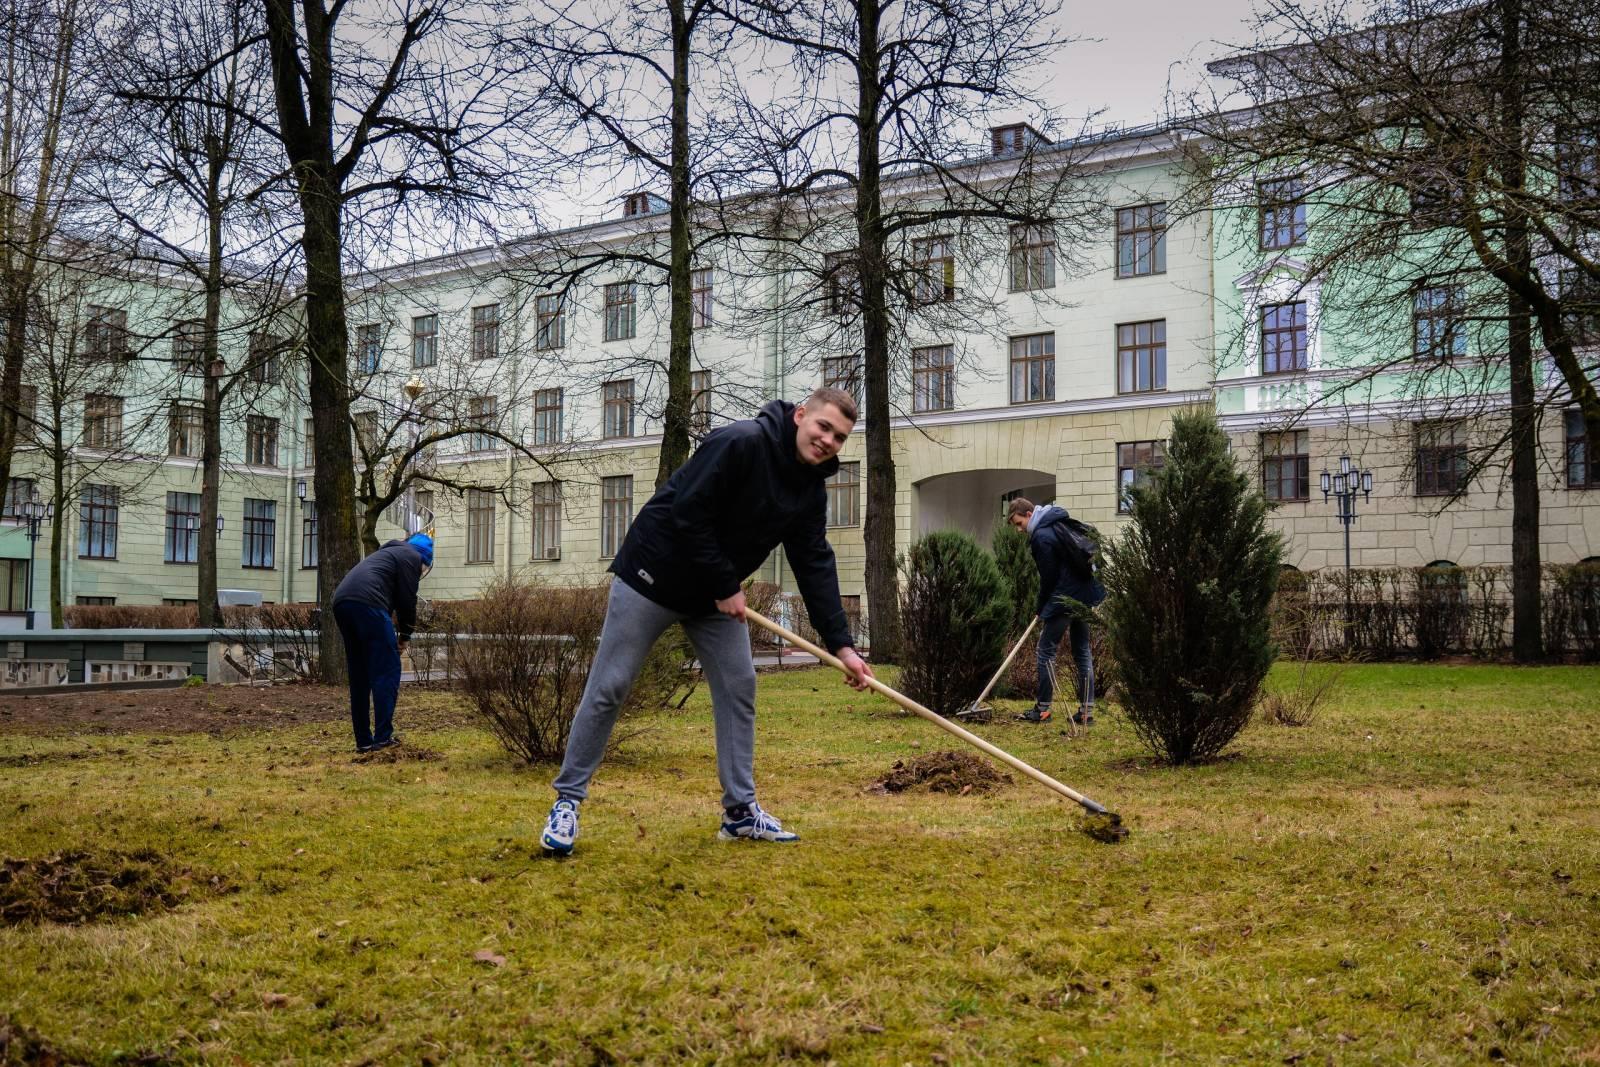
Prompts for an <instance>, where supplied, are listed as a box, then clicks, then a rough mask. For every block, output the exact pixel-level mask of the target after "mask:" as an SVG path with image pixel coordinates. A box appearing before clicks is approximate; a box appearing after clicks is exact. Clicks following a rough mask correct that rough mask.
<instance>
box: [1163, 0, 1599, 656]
mask: <svg viewBox="0 0 1600 1067" xmlns="http://www.w3.org/2000/svg"><path fill="white" fill-rule="evenodd" d="M1257 33H1258V40H1257V42H1256V43H1255V45H1254V46H1252V47H1251V49H1250V50H1249V51H1247V52H1244V53H1242V54H1240V55H1238V56H1236V57H1234V58H1232V59H1229V60H1225V61H1221V62H1219V63H1216V64H1213V65H1212V70H1213V72H1214V73H1217V74H1219V75H1221V76H1223V77H1224V78H1227V79H1229V80H1231V81H1232V83H1233V84H1234V85H1235V86H1236V89H1237V95H1236V96H1234V97H1231V98H1230V99H1228V100H1227V101H1218V100H1216V99H1208V100H1203V101H1191V104H1190V110H1191V111H1192V112H1195V113H1205V114H1206V115H1207V116H1208V117H1205V118H1201V119H1190V120H1186V124H1187V125H1190V126H1192V128H1194V129H1195V130H1196V131H1197V132H1199V133H1201V134H1203V135H1204V138H1205V142H1204V143H1205V145H1206V148H1205V169H1206V180H1205V181H1203V182H1201V183H1199V184H1198V186H1197V192H1198V195H1199V196H1200V198H1201V199H1202V200H1205V201H1208V204H1207V207H1209V206H1212V205H1220V206H1224V207H1225V206H1229V205H1231V206H1235V207H1237V206H1240V205H1242V204H1245V203H1254V202H1255V201H1256V200H1258V199H1259V198H1260V196H1261V194H1262V193H1263V191H1265V192H1266V195H1267V200H1268V201H1269V202H1268V203H1267V204H1266V206H1264V207H1263V208H1262V209H1261V210H1262V215H1261V219H1262V225H1263V226H1264V227H1268V228H1269V229H1270V228H1272V227H1277V228H1278V229H1279V230H1280V231H1281V229H1282V227H1283V226H1284V225H1288V226H1289V227H1290V228H1291V229H1292V228H1293V227H1294V226H1295V225H1296V223H1295V222H1294V218H1295V215H1294V212H1295V210H1296V207H1295V204H1296V203H1299V204H1300V205H1301V209H1302V210H1303V207H1304V206H1305V205H1307V204H1309V205H1312V206H1313V210H1316V211H1317V217H1316V222H1315V225H1314V227H1313V228H1312V230H1311V233H1310V237H1309V239H1305V237H1306V235H1305V233H1304V229H1303V227H1304V216H1303V215H1301V216H1300V218H1301V223H1300V225H1301V226H1302V232H1301V235H1300V237H1301V240H1297V241H1295V242H1293V244H1295V245H1297V246H1298V247H1292V248H1288V249H1287V251H1286V252H1285V253H1284V254H1285V255H1290V256H1292V257H1293V258H1294V259H1295V260H1296V261H1297V266H1296V267H1295V272H1296V273H1297V275H1298V278H1299V282H1298V284H1299V285H1301V286H1317V287H1320V290H1321V294H1322V296H1321V304H1322V307H1323V309H1324V311H1323V325H1324V329H1325V330H1326V332H1328V333H1330V334H1333V333H1334V331H1332V330H1328V329H1327V327H1328V326H1329V325H1330V324H1332V323H1335V322H1336V321H1337V317H1338V316H1340V315H1346V316H1349V317H1350V319H1349V321H1350V322H1351V323H1352V325H1353V326H1355V328H1354V329H1352V330H1351V331H1349V332H1350V334H1351V335H1352V336H1356V337H1360V336H1375V335H1374V334H1373V333H1372V332H1371V326H1372V322H1373V318H1372V316H1374V315H1377V314H1380V313H1382V312H1381V310H1380V309H1385V308H1386V309H1388V310H1387V314H1389V315H1394V314H1396V309H1397V308H1403V309H1405V312H1402V314H1405V313H1406V312H1409V313H1410V317H1412V318H1414V319H1415V320H1416V321H1419V322H1425V323H1427V324H1428V325H1427V326H1426V327H1425V328H1424V329H1423V331H1422V333H1420V334H1418V333H1417V331H1416V330H1406V331H1404V333H1403V334H1402V336H1405V335H1407V334H1416V335H1417V336H1418V337H1420V338H1421V339H1420V340H1414V341H1413V344H1412V345H1405V346H1400V347H1399V350H1398V351H1396V347H1395V346H1393V345H1390V346H1388V347H1387V350H1383V349H1382V346H1373V347H1375V348H1378V349H1379V351H1376V352H1374V351H1364V352H1360V353H1357V352H1351V353H1350V354H1349V356H1348V366H1347V367H1346V368H1344V369H1345V370H1346V371H1347V373H1346V374H1345V375H1344V384H1343V385H1342V386H1341V387H1339V388H1337V389H1335V390H1333V395H1332V396H1330V398H1329V400H1330V401H1332V402H1343V399H1344V398H1345V397H1349V396H1355V395H1359V392H1358V391H1360V390H1364V389H1367V388H1369V387H1370V384H1371V383H1372V382H1374V381H1375V380H1378V379H1379V378H1380V377H1381V376H1384V375H1390V376H1398V377H1400V378H1402V379H1404V380H1405V381H1406V382H1407V384H1406V385H1404V386H1403V387H1402V388H1404V389H1407V390H1410V392H1411V396H1412V397H1413V398H1414V399H1415V400H1416V402H1417V404H1418V406H1419V410H1421V411H1423V412H1426V413H1433V414H1437V413H1439V412H1441V411H1445V412H1448V413H1451V414H1463V413H1465V414H1473V415H1487V416H1488V417H1487V418H1485V419H1480V420H1479V422H1478V425H1479V426H1480V427H1481V428H1482V429H1483V434H1482V440H1481V441H1480V442H1479V447H1478V448H1477V450H1476V454H1475V455H1474V457H1473V459H1472V463H1471V467H1472V470H1474V471H1475V470H1477V469H1480V468H1483V467H1485V466H1488V465H1490V464H1497V463H1500V462H1503V460H1502V458H1501V457H1506V456H1509V465H1510V481H1511V487H1512V503H1513V519H1512V527H1513V563H1512V574H1513V603H1514V622H1513V651H1514V654H1515V655H1516V657H1517V658H1518V659H1519V660H1529V659H1533V658H1536V657H1537V656H1538V655H1540V652H1541V640H1540V606H1539V554H1538V552H1539V550H1538V543H1539V537H1538V531H1539V518H1538V508H1539V499H1538V484H1537V473H1538V455H1537V448H1536V441H1537V429H1538V424H1539V419H1540V414H1541V410H1542V409H1543V408H1546V407H1549V406H1557V407H1559V406H1563V405H1567V404H1574V405H1576V406H1577V408H1578V409H1579V410H1580V411H1581V412H1582V415H1583V420H1584V423H1585V426H1586V427H1587V431H1588V440H1589V441H1590V442H1593V441H1596V440H1600V395H1597V393H1596V391H1595V384H1594V377H1595V370H1596V364H1595V362H1594V359H1593V356H1592V354H1591V355H1588V356H1585V355H1584V354H1582V353H1581V352H1580V351H1579V349H1580V347H1581V342H1582V341H1583V339H1584V336H1585V333H1586V331H1587V329H1588V328H1589V327H1588V326H1586V325H1585V324H1586V323H1592V322H1593V321H1594V318H1595V313H1596V309H1597V303H1600V302H1597V301H1596V299H1595V296H1594V294H1595V293H1596V292H1597V291H1600V261H1597V259H1596V257H1595V254H1594V252H1595V246H1594V243H1593V234H1594V233H1595V231H1596V228H1597V225H1600V186H1597V182H1596V178H1597V176H1600V120H1597V119H1596V116H1597V115H1600V87H1597V86H1596V83H1595V82H1594V79H1593V78H1592V77H1590V76H1589V73H1590V72H1591V71H1592V70H1593V69H1594V67H1595V64H1596V61H1597V60H1600V5H1596V4H1594V3H1592V2H1590V0H1579V2H1578V3H1577V4H1576V5H1566V6H1565V7H1564V8H1563V10H1562V11H1560V12H1557V11H1556V10H1555V9H1554V8H1552V7H1550V6H1549V5H1531V4H1526V3H1525V2H1524V0H1493V2H1490V3H1471V4H1461V3H1459V2H1450V0H1397V2H1394V3H1386V4H1382V5H1379V6H1378V8H1377V10H1376V11H1375V12H1374V13H1372V14H1371V15H1369V16H1368V17H1365V18H1361V19H1355V18H1352V17H1351V16H1350V13H1349V10H1348V9H1347V8H1344V7H1340V6H1336V7H1334V8H1332V9H1323V8H1318V9H1316V10H1312V9H1310V8H1306V7H1302V6H1301V5H1299V4H1297V3H1294V2H1290V0H1274V2H1273V3H1272V4H1270V5H1269V6H1268V8H1267V9H1266V13H1265V15H1264V17H1263V19H1262V21H1261V22H1260V24H1259V25H1258V27H1257ZM1231 105H1239V106H1238V107H1231ZM1286 192H1292V194H1293V195H1284V194H1285V193H1286ZM1274 198H1276V201H1277V203H1276V205H1274V204H1273V203H1271V202H1270V201H1272V200H1273V199H1274ZM1285 220H1287V222H1285ZM1263 232H1266V231H1263ZM1302 242H1303V243H1302ZM1287 245H1288V242H1285V246H1286V247H1287ZM1262 247H1263V248H1268V247H1270V245H1268V244H1267V243H1266V242H1265V240H1263V242H1262ZM1441 303H1442V305H1443V306H1440V305H1441ZM1435 312H1437V313H1435ZM1450 323H1455V324H1456V325H1447V324H1450ZM1356 324H1359V325H1356ZM1469 324H1470V325H1471V326H1472V327H1473V328H1475V329H1476V331H1477V334H1478V336H1479V338H1480V343H1479V345H1478V348H1479V357H1478V362H1476V363H1475V362H1473V361H1471V360H1462V359H1461V358H1459V357H1462V356H1464V355H1466V354H1467V349H1466V344H1465V339H1466V336H1467V331H1468V328H1469ZM1535 324H1536V325H1537V327H1538V338H1539V339H1540V341H1542V344H1543V347H1544V350H1545V353H1546V355H1547V357H1548V359H1549V362H1550V364H1551V365H1552V366H1553V368H1554V370H1553V373H1552V374H1551V375H1550V383H1549V384H1550V386H1551V387H1550V388H1547V389H1544V390H1541V389H1540V387H1539V382H1538V381H1537V379H1536V369H1537V368H1536V367H1535V362H1534V358H1533V339H1534V333H1533V327H1534V325H1535ZM1435 325H1437V326H1438V327H1439V329H1442V330H1444V331H1445V332H1443V333H1437V334H1436V331H1435ZM1457 337H1459V338H1460V340H1459V341H1458V340H1457V339H1456V338H1457ZM1357 347H1359V346H1357ZM1397 372H1399V373H1398V375H1397ZM1462 473H1463V474H1468V473H1470V472H1467V471H1463V472H1462ZM1468 480H1469V479H1467V478H1465V477H1463V478H1462V479H1460V482H1461V485H1462V488H1464V486H1465V484H1466V482H1467V481H1468Z"/></svg>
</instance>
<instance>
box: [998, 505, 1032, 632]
mask: <svg viewBox="0 0 1600 1067" xmlns="http://www.w3.org/2000/svg"><path fill="white" fill-rule="evenodd" d="M989 544H990V545H991V547H992V548H993V549H994V561H995V564H996V565H997V566H998V567H999V568H1000V575H1001V577H1003V578H1005V580H1006V581H1007V582H1008V583H1010V585H1011V597H1010V604H1011V618H1010V619H1009V621H1008V622H1007V623H1006V627H1007V630H1008V632H1009V633H1010V636H1011V640H1012V641H1015V640H1016V639H1017V638H1018V637H1019V636H1021V634H1022V631H1023V630H1025V629H1027V628H1028V623H1029V622H1031V621H1032V620H1033V606H1034V602H1035V601H1037V600H1038V599H1039V568H1038V566H1037V565H1035V564H1034V562H1033V553H1032V552H1031V551H1029V549H1028V535H1027V534H1025V533H1023V532H1022V531H1021V530H1019V529H1017V528H1016V527H1015V526H1012V525H1011V524H1010V523H1009V522H1007V521H1006V520H1005V519H1004V518H1003V517H1002V518H1000V519H997V520H996V521H995V524H994V534H993V535H992V536H991V537H990V540H989ZM1019 655H1020V653H1019Z"/></svg>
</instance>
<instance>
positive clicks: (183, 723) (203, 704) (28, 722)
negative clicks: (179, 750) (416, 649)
mask: <svg viewBox="0 0 1600 1067" xmlns="http://www.w3.org/2000/svg"><path fill="white" fill-rule="evenodd" d="M419 697H420V699H419ZM395 717H396V720H397V721H398V722H399V723H400V724H401V725H402V726H403V727H405V728H411V729H422V728H429V727H442V726H460V725H464V724H467V723H470V722H471V721H472V719H471V713H470V712H469V711H468V709H467V708H466V706H465V705H463V704H461V703H460V701H459V700H458V699H456V698H455V697H453V696H450V695H447V694H441V693H427V694H421V693H418V692H416V691H415V690H413V689H412V687H411V686H409V685H408V686H404V687H402V688H401V690H400V705H399V707H398V708H397V709H396V713H395ZM349 721H350V693H349V690H346V689H342V688H339V687H336V686H331V685H275V686H246V685H205V686H194V687H192V688H190V687H184V688H179V689H145V690H137V691H128V692H122V693H117V692H88V693H61V694H53V695H49V696H26V695H24V694H23V693H22V692H21V691H19V690H11V691H9V692H7V693H6V694H5V696H4V697H0V733H11V732H15V733H42V734H69V733H70V734H82V733H88V734H124V733H128V734H132V733H155V734H162V733H169V734H185V733H217V732H222V731H233V730H239V729H272V728H275V727H287V726H303V725H306V724H309V723H321V722H341V723H348V722H349Z"/></svg>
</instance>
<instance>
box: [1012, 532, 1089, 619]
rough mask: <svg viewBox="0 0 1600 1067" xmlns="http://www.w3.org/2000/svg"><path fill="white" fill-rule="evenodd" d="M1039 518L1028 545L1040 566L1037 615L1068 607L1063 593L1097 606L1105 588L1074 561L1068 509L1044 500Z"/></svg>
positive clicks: (1052, 612) (1045, 616) (1084, 603)
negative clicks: (1069, 538)
mask: <svg viewBox="0 0 1600 1067" xmlns="http://www.w3.org/2000/svg"><path fill="white" fill-rule="evenodd" d="M1039 506H1040V508H1042V509H1043V510H1042V513H1041V514H1040V515H1039V521H1038V523H1037V524H1036V525H1034V527H1033V528H1032V529H1031V530H1030V531H1029V532H1028V547H1029V548H1030V549H1032V550H1033V562H1034V563H1036V564H1037V565H1038V567H1039V604H1038V607H1037V608H1036V609H1035V611H1036V613H1037V614H1038V616H1039V617H1040V618H1042V619H1048V618H1050V617H1052V616H1054V615H1059V614H1061V613H1062V612H1063V611H1065V610H1066V605H1065V604H1063V603H1062V602H1061V598H1062V597H1070V598H1071V599H1073V600H1076V601H1078V602H1079V603H1081V604H1083V605H1085V606H1086V607H1091V608H1092V607H1094V606H1096V605H1097V604H1099V603H1100V601H1102V600H1104V599H1105V598H1106V591H1105V588H1104V587H1103V586H1102V585H1101V584H1100V582H1099V580H1098V579H1096V578H1095V577H1094V575H1093V574H1087V575H1085V574H1081V573H1079V572H1078V570H1077V569H1076V568H1075V567H1074V566H1073V564H1072V557H1071V555H1070V549H1069V547H1068V545H1067V543H1066V539H1067V519H1068V518H1069V517H1070V516H1068V515H1067V512H1066V509H1064V508H1058V507H1056V506H1055V505H1053V504H1041V505H1039Z"/></svg>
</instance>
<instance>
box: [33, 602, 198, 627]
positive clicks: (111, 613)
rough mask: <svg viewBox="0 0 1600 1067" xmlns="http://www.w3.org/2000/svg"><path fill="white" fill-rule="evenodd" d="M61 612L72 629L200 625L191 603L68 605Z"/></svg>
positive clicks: (196, 612)
mask: <svg viewBox="0 0 1600 1067" xmlns="http://www.w3.org/2000/svg"><path fill="white" fill-rule="evenodd" d="M61 614H62V617H63V618H64V620H65V621H66V624H67V626H68V627H70V628H71V629H74V630H193V629H196V628H198V627H199V625H200V613H199V612H198V611H196V610H195V606H194V605H193V604H70V605H67V606H65V607H63V608H62V609H61Z"/></svg>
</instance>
